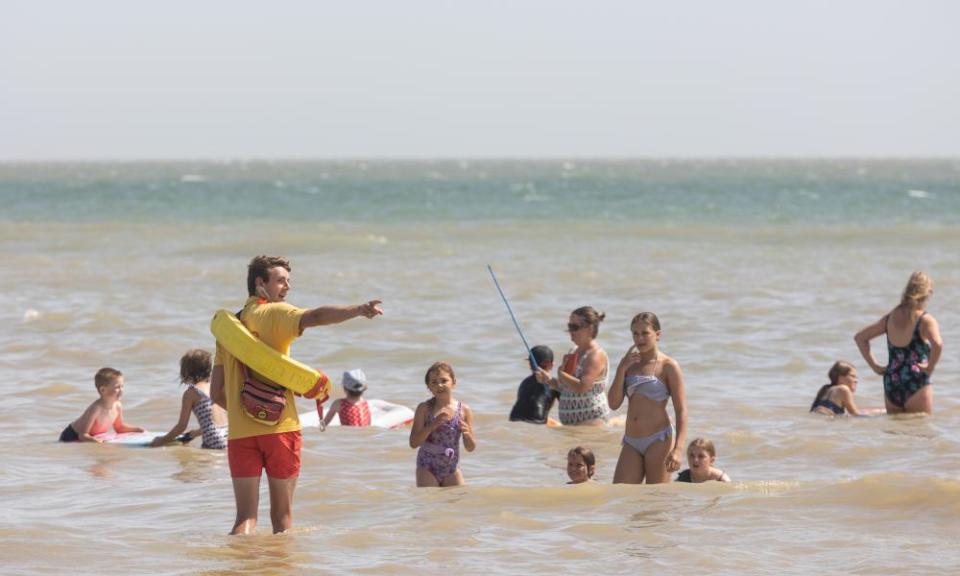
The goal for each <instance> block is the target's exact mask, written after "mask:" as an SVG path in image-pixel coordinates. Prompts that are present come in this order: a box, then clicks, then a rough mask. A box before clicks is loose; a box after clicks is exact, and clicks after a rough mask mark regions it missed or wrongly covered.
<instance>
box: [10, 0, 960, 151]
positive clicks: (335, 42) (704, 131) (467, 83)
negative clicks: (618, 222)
mask: <svg viewBox="0 0 960 576" xmlns="http://www.w3.org/2000/svg"><path fill="white" fill-rule="evenodd" d="M838 155H840V156H931V155H933V156H960V2H955V1H950V0H943V1H932V0H931V1H924V0H913V1H897V2H895V1H887V0H880V1H859V0H851V1H843V0H831V1H802V2H797V1H790V2H787V1H775V0H756V1H751V0H740V1H737V0H732V1H728V0H724V1H719V0H703V1H673V2H671V1H662V0H660V1H651V2H646V1H635V2H630V1H624V2H614V1H582V2H564V1H524V0H512V1H504V2H497V1H479V0H478V1H474V2H468V1H465V0H461V1H456V2H455V1H447V2H443V1H419V0H392V1H384V2H364V1H359V0H342V1H339V2H320V1H317V2H309V1H302V2H301V1H287V2H284V1H276V2H245V1H236V0H230V1H205V0H190V1H180V0H163V1H157V2H139V1H135V0H134V1H131V0H118V1H100V0H80V1H74V0H70V1H63V2H52V1H43V0H30V1H22V2H20V1H9V0H0V159H81V158H82V159H99V158H103V159H114V158H115V159H134V158H214V159H219V158H227V157H231V158H236V157H271V158H286V157H295V158H304V157H306V158H313V157H316V158H327V157H338V158H339V157H357V156H363V157H456V158H461V157H596V156H616V157H624V156H639V157H663V156H669V157H676V156H838Z"/></svg>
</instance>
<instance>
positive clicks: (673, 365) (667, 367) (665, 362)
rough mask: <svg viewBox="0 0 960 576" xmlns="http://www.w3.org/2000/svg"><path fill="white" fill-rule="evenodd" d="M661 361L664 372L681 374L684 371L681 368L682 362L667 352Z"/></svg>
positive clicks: (675, 374)
mask: <svg viewBox="0 0 960 576" xmlns="http://www.w3.org/2000/svg"><path fill="white" fill-rule="evenodd" d="M660 362H661V365H662V366H663V372H664V374H669V375H674V376H680V375H681V374H682V373H683V372H682V370H680V363H679V362H677V361H676V360H675V359H674V358H672V357H670V356H667V355H666V354H664V356H663V358H662V359H661V360H660Z"/></svg>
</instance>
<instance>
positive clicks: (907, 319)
mask: <svg viewBox="0 0 960 576" xmlns="http://www.w3.org/2000/svg"><path fill="white" fill-rule="evenodd" d="M932 295H933V281H932V280H931V279H930V277H929V276H927V275H926V274H924V273H923V272H914V273H913V274H912V275H911V276H910V280H909V281H908V282H907V287H906V288H905V289H904V291H903V297H902V298H901V299H900V305H898V306H897V307H896V308H894V309H893V310H892V311H890V313H889V314H887V315H886V316H884V317H883V318H881V319H879V320H877V321H876V322H874V323H873V324H871V325H869V326H867V327H866V328H864V329H863V330H861V331H860V332H858V333H857V335H856V336H855V337H854V340H856V342H857V347H858V348H859V349H860V353H861V354H862V355H863V359H864V360H866V361H867V364H869V365H870V368H872V369H873V371H874V372H876V373H877V374H880V375H882V376H883V394H884V399H885V400H886V404H887V413H889V414H896V413H901V412H927V413H930V412H933V387H932V386H931V384H932V383H931V382H930V376H931V375H932V374H933V370H934V368H935V367H936V365H937V362H938V361H939V360H940V354H941V352H942V351H943V340H942V339H941V337H940V325H939V324H938V323H937V321H936V319H935V318H934V317H933V316H932V315H930V314H927V311H926V308H927V303H928V302H929V300H930V297H931V296H932ZM882 334H886V335H887V354H888V356H887V365H886V366H881V365H880V364H879V363H878V362H877V360H876V359H875V358H874V357H873V353H872V352H870V341H871V340H873V339H874V338H876V337H878V336H880V335H882ZM898 342H902V343H903V344H898Z"/></svg>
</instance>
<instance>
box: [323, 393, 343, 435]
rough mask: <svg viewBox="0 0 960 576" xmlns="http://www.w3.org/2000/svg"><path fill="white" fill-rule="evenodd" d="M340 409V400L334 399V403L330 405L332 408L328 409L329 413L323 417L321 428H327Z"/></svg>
mask: <svg viewBox="0 0 960 576" xmlns="http://www.w3.org/2000/svg"><path fill="white" fill-rule="evenodd" d="M339 411H340V400H339V399H338V400H334V401H333V404H331V405H330V409H329V410H327V415H326V416H324V417H323V422H321V423H320V430H321V431H323V430H326V429H327V426H329V425H330V422H331V421H332V420H333V417H334V416H336V415H337V412H339Z"/></svg>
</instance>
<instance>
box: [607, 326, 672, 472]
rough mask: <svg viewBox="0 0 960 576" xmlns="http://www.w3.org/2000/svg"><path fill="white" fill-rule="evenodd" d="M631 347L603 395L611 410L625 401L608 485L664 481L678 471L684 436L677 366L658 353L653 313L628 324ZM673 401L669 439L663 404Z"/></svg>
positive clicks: (658, 337) (657, 329) (667, 420)
mask: <svg viewBox="0 0 960 576" xmlns="http://www.w3.org/2000/svg"><path fill="white" fill-rule="evenodd" d="M630 330H631V331H632V332H633V343H634V345H633V346H631V347H630V349H629V350H627V353H626V354H624V356H623V359H622V360H620V365H619V366H617V374H616V376H614V379H613V384H612V385H611V386H610V391H609V392H608V393H607V398H608V400H609V402H610V407H611V408H612V409H614V410H616V409H617V408H619V407H620V405H621V404H623V400H624V398H626V399H627V401H628V405H627V426H626V430H625V433H624V435H623V447H622V448H621V449H620V459H619V460H617V469H616V471H615V472H614V473H613V482H614V484H617V483H624V484H641V483H643V481H644V480H646V482H647V484H656V483H659V482H669V481H670V474H671V473H672V472H675V471H677V470H679V469H680V462H681V460H682V458H683V449H682V448H681V446H683V445H684V443H685V442H686V436H687V406H686V392H685V390H684V384H683V372H681V370H680V364H678V363H677V361H676V360H674V359H673V358H670V357H669V356H667V355H666V354H663V353H662V352H660V349H659V347H658V345H657V343H658V342H659V341H660V320H659V319H658V318H657V315H656V314H654V313H653V312H642V313H640V314H637V315H636V316H635V317H634V318H633V321H631V322H630ZM671 399H672V400H673V410H674V413H675V414H676V421H677V435H676V439H674V437H673V429H672V428H671V426H670V416H669V415H667V400H671Z"/></svg>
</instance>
